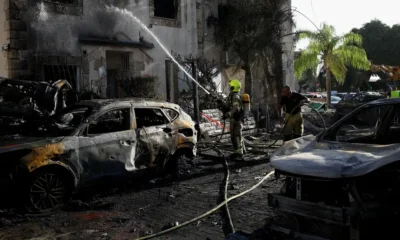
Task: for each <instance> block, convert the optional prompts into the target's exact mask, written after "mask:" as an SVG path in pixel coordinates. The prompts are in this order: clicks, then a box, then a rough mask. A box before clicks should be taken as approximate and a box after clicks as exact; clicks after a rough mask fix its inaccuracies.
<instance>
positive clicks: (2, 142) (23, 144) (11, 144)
mask: <svg viewBox="0 0 400 240" xmlns="http://www.w3.org/2000/svg"><path fill="white" fill-rule="evenodd" d="M62 139H63V138H62V137H57V138H43V137H25V136H20V135H14V136H6V137H0V153H5V152H11V151H16V150H21V149H29V148H36V147H40V146H44V145H46V144H51V143H57V142H60V141H61V140H62Z"/></svg>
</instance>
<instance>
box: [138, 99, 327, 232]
mask: <svg viewBox="0 0 400 240" xmlns="http://www.w3.org/2000/svg"><path fill="white" fill-rule="evenodd" d="M300 106H301V104H299V105H298V106H296V108H298V107H300ZM296 108H294V109H296ZM294 109H293V110H292V111H291V113H290V114H289V117H288V119H285V124H284V126H283V128H282V130H281V132H280V133H281V134H282V133H283V129H284V128H285V127H286V125H287V123H288V120H289V118H290V117H291V116H292V114H293V111H294ZM311 109H313V110H315V109H314V108H311ZM315 111H316V112H317V113H318V115H319V116H320V117H321V119H322V121H323V123H324V131H325V130H326V123H325V120H324V119H323V117H322V115H321V114H320V113H319V112H318V111H317V110H315ZM222 131H223V132H224V131H225V121H224V129H223V130H222ZM222 136H223V134H221V137H220V139H219V140H218V141H217V143H216V144H214V145H213V146H212V147H210V148H209V149H216V151H217V152H219V153H220V154H222V155H223V156H224V161H225V164H224V166H226V169H227V170H226V178H225V190H224V201H223V202H221V203H220V204H219V205H217V206H216V207H214V208H213V209H211V210H209V211H207V212H205V213H203V214H202V215H200V216H197V217H195V218H193V219H191V220H189V221H186V222H184V223H182V224H180V225H178V226H175V227H172V228H169V229H166V230H164V231H161V232H159V233H155V234H151V235H148V236H145V237H141V238H138V239H137V240H146V239H152V238H155V237H159V236H162V235H164V234H167V233H169V232H172V231H175V230H177V229H179V228H182V227H184V226H186V225H189V224H191V223H194V222H196V221H198V220H200V219H203V218H205V217H207V216H208V215H210V214H212V213H214V212H215V211H217V210H218V209H220V208H221V207H222V206H225V208H226V212H227V216H228V219H229V224H230V228H231V230H232V232H234V231H235V229H234V226H233V223H232V219H231V216H230V212H229V208H228V202H230V201H232V200H234V199H236V198H239V197H241V196H243V195H245V194H247V193H249V192H251V191H253V190H254V189H256V188H258V187H259V186H260V185H261V184H262V183H263V182H264V181H265V180H267V179H268V178H270V177H271V176H273V175H274V173H275V171H272V172H270V173H268V174H267V175H266V176H265V177H263V178H262V179H261V180H260V181H259V182H258V183H256V184H255V185H253V186H252V187H251V188H249V189H247V190H245V191H243V192H241V193H239V194H237V195H234V196H232V197H230V198H227V195H228V193H227V192H228V191H227V190H228V183H229V168H228V163H227V161H226V158H225V155H224V154H223V153H222V152H221V151H220V150H219V149H218V148H217V145H218V143H219V141H221V139H222ZM276 142H278V139H277V140H275V142H274V143H272V144H270V145H268V146H266V148H268V147H271V146H273V145H275V144H276ZM203 151H204V150H203Z"/></svg>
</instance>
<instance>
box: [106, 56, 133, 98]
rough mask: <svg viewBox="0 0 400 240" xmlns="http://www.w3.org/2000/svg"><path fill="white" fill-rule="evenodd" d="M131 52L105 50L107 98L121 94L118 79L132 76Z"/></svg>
mask: <svg viewBox="0 0 400 240" xmlns="http://www.w3.org/2000/svg"><path fill="white" fill-rule="evenodd" d="M132 54H133V53H132V52H122V51H106V67H107V97H108V98H118V97H121V95H123V93H122V89H121V88H120V82H119V81H120V80H121V79H122V78H129V77H132V76H133V75H132V72H133V69H132V64H131V59H132Z"/></svg>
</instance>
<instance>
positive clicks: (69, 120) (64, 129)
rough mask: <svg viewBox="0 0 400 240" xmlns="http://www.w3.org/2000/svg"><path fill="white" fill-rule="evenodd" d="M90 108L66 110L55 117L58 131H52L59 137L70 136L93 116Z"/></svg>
mask: <svg viewBox="0 0 400 240" xmlns="http://www.w3.org/2000/svg"><path fill="white" fill-rule="evenodd" d="M92 111H93V109H92V108H90V107H81V106H77V107H73V108H66V109H64V110H63V111H61V112H59V113H58V114H56V115H55V116H54V124H55V126H56V129H52V130H51V131H52V132H53V133H54V134H55V135H58V136H68V135H70V134H71V133H73V132H74V131H75V130H76V129H77V128H78V127H79V126H80V124H81V123H82V122H83V121H84V120H85V119H86V118H87V117H89V116H90V115H91V114H92Z"/></svg>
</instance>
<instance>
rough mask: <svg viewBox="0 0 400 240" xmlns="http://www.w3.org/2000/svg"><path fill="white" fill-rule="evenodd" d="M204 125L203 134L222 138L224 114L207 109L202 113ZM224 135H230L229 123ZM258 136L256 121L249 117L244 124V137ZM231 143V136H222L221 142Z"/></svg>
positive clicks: (202, 124) (202, 125)
mask: <svg viewBox="0 0 400 240" xmlns="http://www.w3.org/2000/svg"><path fill="white" fill-rule="evenodd" d="M201 117H202V123H200V130H201V132H202V134H207V135H208V136H210V137H217V136H220V134H222V132H223V125H224V120H222V112H221V111H220V110H218V109H207V110H203V111H202V113H201ZM224 133H229V121H228V120H227V121H226V123H225V131H224ZM256 134H257V127H256V121H255V119H254V117H253V116H250V117H248V118H247V119H246V120H245V122H244V124H243V135H244V136H254V135H256ZM228 141H230V136H229V134H225V135H224V136H222V139H221V142H228Z"/></svg>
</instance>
